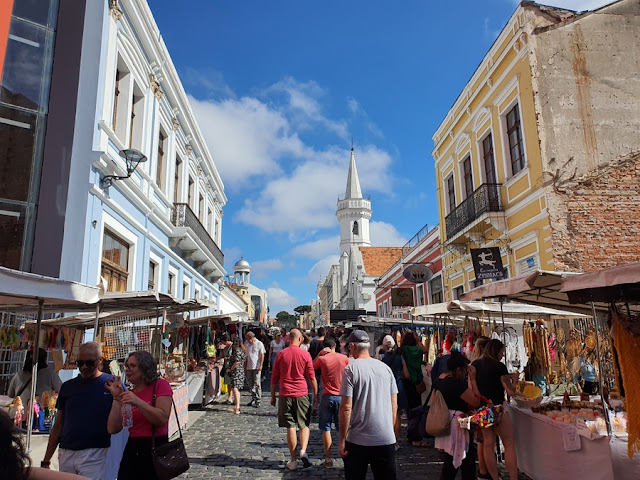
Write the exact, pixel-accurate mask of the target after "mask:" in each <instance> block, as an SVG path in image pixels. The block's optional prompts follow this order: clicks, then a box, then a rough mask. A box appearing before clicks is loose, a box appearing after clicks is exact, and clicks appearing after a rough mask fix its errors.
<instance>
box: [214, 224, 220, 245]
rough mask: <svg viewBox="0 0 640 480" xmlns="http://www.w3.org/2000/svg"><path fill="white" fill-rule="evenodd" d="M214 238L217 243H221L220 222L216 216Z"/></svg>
mask: <svg viewBox="0 0 640 480" xmlns="http://www.w3.org/2000/svg"><path fill="white" fill-rule="evenodd" d="M213 239H214V240H215V241H216V243H220V222H218V219H217V218H216V226H215V229H214V230H213Z"/></svg>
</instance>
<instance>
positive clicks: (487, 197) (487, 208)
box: [444, 183, 505, 242]
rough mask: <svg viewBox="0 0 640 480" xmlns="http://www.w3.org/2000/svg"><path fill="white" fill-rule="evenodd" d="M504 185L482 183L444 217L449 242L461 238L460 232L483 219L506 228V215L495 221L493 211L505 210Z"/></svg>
mask: <svg viewBox="0 0 640 480" xmlns="http://www.w3.org/2000/svg"><path fill="white" fill-rule="evenodd" d="M501 187H502V185H500V184H498V183H485V184H483V185H480V187H478V188H477V189H476V190H475V191H474V192H473V193H472V194H471V195H470V196H468V197H467V198H466V199H465V200H464V201H463V202H462V203H461V204H460V205H458V206H457V207H456V208H455V209H454V210H453V211H452V212H451V213H450V214H449V215H447V216H446V217H445V219H444V221H445V227H446V232H447V242H455V240H456V239H457V238H459V235H457V234H458V233H460V232H462V231H463V230H465V228H467V227H470V226H471V225H476V224H478V223H479V222H480V221H481V220H488V222H489V223H490V224H491V225H492V226H494V227H496V228H500V229H504V228H505V226H504V225H502V223H503V221H502V220H503V219H504V217H502V216H501V221H500V222H499V224H498V223H495V222H493V219H494V218H493V217H496V215H492V212H503V211H504V209H503V207H502V196H501V193H500V190H501Z"/></svg>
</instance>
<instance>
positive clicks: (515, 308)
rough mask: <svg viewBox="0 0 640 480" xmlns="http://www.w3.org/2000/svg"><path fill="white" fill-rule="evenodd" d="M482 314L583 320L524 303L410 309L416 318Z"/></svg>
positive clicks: (457, 303)
mask: <svg viewBox="0 0 640 480" xmlns="http://www.w3.org/2000/svg"><path fill="white" fill-rule="evenodd" d="M483 313H492V314H501V313H503V314H504V315H505V317H514V316H517V317H526V316H546V317H550V318H551V317H553V318H555V319H562V318H583V317H584V316H585V315H581V314H579V313H574V312H567V311H565V310H556V309H554V308H547V307H541V306H539V305H528V304H525V303H503V304H502V308H501V306H500V302H463V301H461V300H453V301H451V302H444V303H433V304H431V305H421V306H419V307H413V308H412V309H411V315H413V316H416V317H417V316H423V317H432V316H437V315H449V316H464V315H482V314H483Z"/></svg>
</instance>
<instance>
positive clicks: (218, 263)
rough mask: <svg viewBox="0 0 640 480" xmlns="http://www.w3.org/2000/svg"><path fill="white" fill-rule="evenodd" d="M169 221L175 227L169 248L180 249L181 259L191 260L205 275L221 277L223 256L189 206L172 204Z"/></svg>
mask: <svg viewBox="0 0 640 480" xmlns="http://www.w3.org/2000/svg"><path fill="white" fill-rule="evenodd" d="M171 221H172V223H173V224H174V225H175V226H176V230H175V236H174V238H173V239H172V242H171V246H172V247H179V248H180V249H182V257H183V258H184V259H185V260H186V259H192V260H193V261H194V266H195V267H196V268H198V269H202V270H204V272H205V275H210V276H213V277H216V278H217V277H220V276H222V275H223V274H224V270H223V265H224V254H223V253H222V251H221V250H220V248H218V245H216V242H215V241H214V240H213V238H211V236H209V232H207V229H206V228H204V225H202V223H200V220H199V219H198V217H197V216H196V214H195V213H193V210H191V208H189V205H188V204H186V203H176V204H174V208H173V215H172V218H171Z"/></svg>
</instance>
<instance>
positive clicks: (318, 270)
mask: <svg viewBox="0 0 640 480" xmlns="http://www.w3.org/2000/svg"><path fill="white" fill-rule="evenodd" d="M339 261H340V256H339V255H328V256H326V257H325V258H323V259H321V260H320V261H318V262H316V263H315V264H314V265H313V267H311V269H310V270H309V273H308V274H307V279H308V280H309V281H310V282H313V283H314V284H316V283H318V282H320V281H322V282H324V281H325V279H326V278H327V275H328V273H329V269H330V268H331V266H332V265H337V264H338V262H339Z"/></svg>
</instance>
